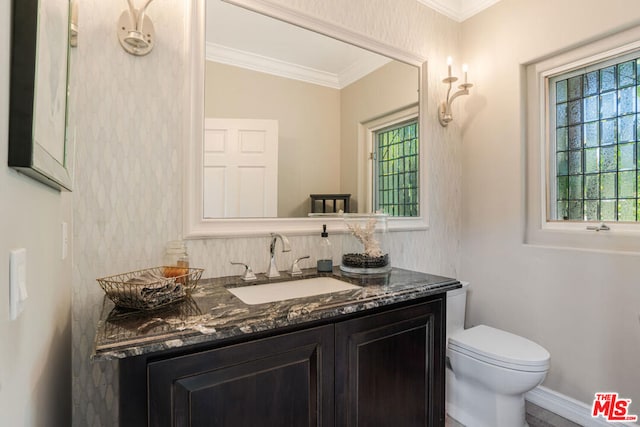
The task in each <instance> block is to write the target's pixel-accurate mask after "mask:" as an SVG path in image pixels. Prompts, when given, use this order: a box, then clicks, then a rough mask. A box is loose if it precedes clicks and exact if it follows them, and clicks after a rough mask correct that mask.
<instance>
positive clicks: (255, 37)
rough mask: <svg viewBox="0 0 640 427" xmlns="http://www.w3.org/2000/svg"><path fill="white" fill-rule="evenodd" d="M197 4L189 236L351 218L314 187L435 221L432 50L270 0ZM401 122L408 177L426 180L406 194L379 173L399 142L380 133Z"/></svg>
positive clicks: (361, 208) (405, 224) (397, 222)
mask: <svg viewBox="0 0 640 427" xmlns="http://www.w3.org/2000/svg"><path fill="white" fill-rule="evenodd" d="M190 16H191V18H192V20H193V23H192V25H191V26H192V28H193V34H192V40H191V45H192V49H191V51H192V52H193V57H192V63H191V67H192V72H191V80H192V81H191V111H190V129H189V130H190V135H188V137H187V138H186V139H187V144H186V145H185V153H184V155H185V176H184V182H185V200H184V203H185V206H184V234H185V237H207V236H246V235H264V234H268V233H269V232H273V231H279V232H286V233H289V234H306V233H309V232H313V231H315V230H316V229H317V228H318V227H319V226H320V224H322V223H326V222H333V225H332V226H330V227H331V228H333V229H334V230H335V229H336V228H339V227H340V226H341V223H342V221H341V220H340V219H337V218H335V217H333V216H320V217H317V216H316V214H317V212H318V211H320V212H321V211H322V210H324V209H323V207H322V204H320V205H316V208H315V209H316V210H315V211H314V206H313V204H312V196H317V197H320V199H322V198H323V197H324V196H339V197H338V199H335V198H334V199H332V198H331V197H328V200H327V202H326V204H327V205H326V211H329V212H331V211H333V209H334V206H335V205H333V204H332V203H337V208H336V210H338V209H340V210H346V209H345V207H346V208H347V209H348V210H349V211H350V212H358V213H370V212H373V211H381V210H382V211H386V212H388V213H392V214H393V215H394V216H393V217H392V218H391V220H390V221H389V226H390V228H391V229H397V228H401V229H416V228H426V226H427V218H426V206H425V205H426V204H425V199H426V196H425V189H426V184H425V182H426V176H427V174H426V172H427V171H426V167H425V166H426V162H425V161H424V155H423V154H424V153H422V151H421V150H420V149H419V147H420V142H419V141H420V140H421V139H422V138H421V135H424V130H423V129H422V128H421V126H420V125H419V124H420V123H421V122H423V121H422V120H420V119H421V117H422V114H424V111H423V110H424V109H423V108H421V107H422V104H423V98H424V97H425V93H424V92H425V90H424V88H425V87H426V85H425V84H424V82H425V78H426V76H425V74H426V73H425V72H424V69H423V68H424V67H423V63H424V58H421V57H418V56H416V55H414V54H412V53H410V52H406V51H403V50H401V49H397V48H395V47H391V46H388V45H385V44H383V43H380V42H379V41H377V40H374V39H371V38H368V37H365V36H362V35H361V34H357V33H355V32H352V31H350V30H347V29H344V28H341V27H337V26H334V25H332V24H329V23H326V22H323V21H319V20H317V19H315V18H313V17H310V16H306V15H302V14H300V13H299V12H296V11H293V10H290V9H288V8H284V7H281V6H275V5H273V4H270V3H266V2H263V1H260V0H201V1H198V2H195V3H194V4H193V10H192V11H191V13H190ZM247 28H250V29H251V30H250V31H247V30H246V29H247ZM327 64H329V65H327ZM332 67H333V68H332ZM267 125H269V126H271V127H272V128H273V127H275V135H276V136H275V138H270V137H269V136H268V135H269V134H268V133H267V131H266V130H265V129H266V128H265V126H267ZM397 129H400V130H399V131H398V130H397ZM392 131H393V132H395V133H393V138H396V139H397V138H398V135H400V138H402V137H403V136H404V137H406V139H407V141H406V146H405V147H404V148H402V150H400V151H398V150H395V145H394V146H393V147H392V148H394V153H395V155H396V156H399V157H401V159H400V161H402V162H403V164H406V173H405V172H404V171H403V174H402V176H400V177H399V178H398V175H400V174H398V173H396V174H395V175H396V176H395V182H396V185H397V184H398V183H399V182H400V183H401V184H400V185H402V186H405V187H411V188H412V189H413V190H412V191H413V193H414V194H410V195H409V196H407V197H404V198H403V200H401V202H402V203H398V197H397V196H396V198H395V204H394V203H389V200H393V198H392V197H389V198H388V199H389V200H387V198H386V196H385V194H386V193H385V189H384V185H385V183H386V181H383V180H382V178H379V177H380V176H381V175H382V168H384V167H386V166H385V165H384V162H382V160H383V158H385V159H386V158H387V156H388V154H389V153H390V152H391V151H392V150H391V149H390V148H388V146H383V145H380V144H378V143H377V139H380V141H382V140H383V139H384V140H385V141H386V139H385V138H387V136H385V132H387V133H388V134H389V136H388V138H389V141H391V135H392ZM269 132H271V131H269ZM265 135H266V136H265ZM274 139H275V142H273V141H274ZM411 141H412V142H413V148H410V147H411V146H410V142H411ZM378 146H380V147H382V148H380V150H383V149H384V150H386V151H384V153H383V152H382V151H381V152H380V153H377V152H376V150H377V148H376V147H378ZM389 146H390V145H389ZM269 149H271V154H269V153H268V151H269ZM243 150H244V151H246V152H248V153H249V155H248V156H247V157H250V161H245V163H244V164H243V163H242V162H243V160H242V159H241V158H240V155H239V154H238V153H239V152H242V151H243ZM229 151H230V152H229ZM258 152H260V153H263V152H264V153H265V154H264V156H263V159H258V160H256V159H257V158H258V157H259V156H258V155H257V154H258ZM377 160H380V161H377ZM269 161H272V163H271V164H270V163H269ZM234 165H235V166H234ZM231 166H234V167H236V170H240V172H237V173H236V172H233V171H231V172H230V169H232V168H231ZM376 168H380V170H379V171H378V170H377V169H376ZM269 171H271V172H269ZM234 173H235V175H234ZM242 174H244V175H242ZM238 175H241V176H238ZM400 180H401V181H400ZM387 192H388V191H387ZM345 198H346V200H347V201H348V204H345V200H344V199H345ZM334 200H336V201H335V202H334ZM391 211H393V212H391ZM310 213H311V214H312V215H311V216H310V215H309V214H310Z"/></svg>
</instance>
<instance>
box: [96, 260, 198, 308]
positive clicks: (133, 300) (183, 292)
mask: <svg viewBox="0 0 640 427" xmlns="http://www.w3.org/2000/svg"><path fill="white" fill-rule="evenodd" d="M203 271H204V269H202V268H188V267H167V266H165V267H154V268H147V269H144V270H137V271H131V272H129V273H124V274H117V275H115V276H109V277H103V278H101V279H96V280H97V281H98V283H99V284H100V286H101V287H102V289H103V290H104V292H105V293H106V294H107V296H108V297H109V299H111V301H113V303H114V304H115V305H116V306H118V307H124V308H133V309H136V310H153V309H156V308H158V307H163V306H166V305H169V304H172V303H174V302H176V301H180V300H182V299H183V298H184V297H185V296H187V295H189V294H190V293H191V291H192V290H193V289H194V288H195V287H196V285H197V284H198V281H199V280H200V277H201V276H202V272H203Z"/></svg>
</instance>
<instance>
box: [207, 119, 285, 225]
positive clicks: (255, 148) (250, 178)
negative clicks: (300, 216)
mask: <svg viewBox="0 0 640 427" xmlns="http://www.w3.org/2000/svg"><path fill="white" fill-rule="evenodd" d="M203 200H204V205H203V208H204V217H205V218H256V217H276V216H277V215H278V212H277V210H278V122H277V121H276V120H252V119H224V118H210V119H206V120H205V132H204V151H203Z"/></svg>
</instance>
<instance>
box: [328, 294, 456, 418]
mask: <svg viewBox="0 0 640 427" xmlns="http://www.w3.org/2000/svg"><path fill="white" fill-rule="evenodd" d="M443 311H444V304H443V302H442V301H441V300H437V301H434V302H431V303H428V304H422V305H418V306H411V307H407V308H405V309H398V310H394V311H391V312H388V313H381V314H377V315H373V316H366V317H363V318H358V319H354V320H350V321H347V322H343V323H340V324H337V325H336V360H335V363H336V380H335V381H336V423H337V425H344V426H368V425H375V426H393V427H396V426H400V425H401V426H403V427H404V426H407V427H410V426H435V425H441V424H440V423H441V422H443V421H444V406H442V409H440V405H443V401H442V398H443V394H444V380H443V378H442V373H441V372H442V371H440V369H444V365H443V364H442V360H441V358H440V357H438V356H437V354H438V352H439V351H440V349H441V348H442V347H441V346H442V339H443V336H444V331H443V327H442V322H441V321H440V317H439V316H440V314H442V312H443ZM440 365H442V366H440Z"/></svg>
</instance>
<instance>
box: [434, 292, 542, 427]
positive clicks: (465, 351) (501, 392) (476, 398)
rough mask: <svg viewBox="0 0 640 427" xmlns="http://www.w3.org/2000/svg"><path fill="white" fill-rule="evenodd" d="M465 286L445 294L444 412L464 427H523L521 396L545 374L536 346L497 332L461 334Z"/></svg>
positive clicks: (488, 329) (483, 330) (472, 330)
mask: <svg viewBox="0 0 640 427" xmlns="http://www.w3.org/2000/svg"><path fill="white" fill-rule="evenodd" d="M468 286H469V285H468V283H464V284H463V287H462V288H460V289H455V290H453V291H449V292H448V293H447V338H448V340H447V342H448V345H447V361H448V363H447V372H446V394H447V396H446V405H447V413H448V414H449V416H450V417H452V418H454V419H455V420H456V421H458V422H460V423H462V424H464V425H465V426H466V427H524V426H527V423H526V421H525V407H524V394H525V393H526V392H528V391H529V390H531V389H533V388H534V387H536V386H538V385H539V384H540V383H542V381H543V380H544V378H545V376H546V374H547V372H548V370H549V360H550V355H549V352H548V351H547V350H545V349H544V348H543V347H541V346H540V345H538V344H536V343H534V342H532V341H530V340H528V339H526V338H523V337H521V336H518V335H514V334H512V333H509V332H505V331H502V330H500V329H496V328H492V327H490V326H485V325H478V326H474V327H473V328H469V329H464V312H465V306H466V294H467V289H468Z"/></svg>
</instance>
